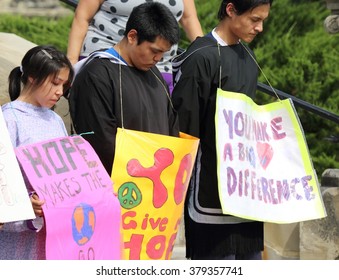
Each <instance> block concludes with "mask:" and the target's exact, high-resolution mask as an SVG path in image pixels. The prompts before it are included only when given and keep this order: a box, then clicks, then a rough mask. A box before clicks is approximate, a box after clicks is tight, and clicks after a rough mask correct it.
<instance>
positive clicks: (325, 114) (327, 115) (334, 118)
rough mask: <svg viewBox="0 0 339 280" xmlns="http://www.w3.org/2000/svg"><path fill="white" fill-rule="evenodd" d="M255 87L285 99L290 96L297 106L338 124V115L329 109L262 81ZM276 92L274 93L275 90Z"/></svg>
mask: <svg viewBox="0 0 339 280" xmlns="http://www.w3.org/2000/svg"><path fill="white" fill-rule="evenodd" d="M257 89H258V90H259V91H261V92H264V93H267V94H269V95H271V96H274V97H276V94H277V95H278V96H279V98H280V99H286V98H291V100H292V101H293V104H294V105H295V106H297V107H301V108H303V109H305V110H307V111H309V112H312V113H314V114H316V115H319V116H320V117H322V118H324V119H327V120H330V121H333V122H335V123H337V124H339V115H336V114H333V113H331V112H329V111H326V110H324V109H322V108H320V107H318V106H315V105H313V104H311V103H308V102H306V101H303V100H301V99H299V98H297V97H295V96H293V95H290V94H288V93H286V92H283V91H281V90H278V89H274V90H273V89H272V88H271V87H270V86H268V85H265V84H263V83H258V86H257ZM274 91H275V92H276V94H275V92H274Z"/></svg>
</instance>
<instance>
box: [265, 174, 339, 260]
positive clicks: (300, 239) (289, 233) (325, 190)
mask: <svg viewBox="0 0 339 280" xmlns="http://www.w3.org/2000/svg"><path fill="white" fill-rule="evenodd" d="M321 181H322V186H321V188H320V191H321V194H322V197H323V201H324V207H325V209H326V213H327V217H325V218H322V219H316V220H310V221H305V222H300V223H293V224H281V225H280V224H279V225H278V224H270V223H266V224H265V258H266V259H300V260H339V169H328V170H325V171H324V173H323V174H322V180H321Z"/></svg>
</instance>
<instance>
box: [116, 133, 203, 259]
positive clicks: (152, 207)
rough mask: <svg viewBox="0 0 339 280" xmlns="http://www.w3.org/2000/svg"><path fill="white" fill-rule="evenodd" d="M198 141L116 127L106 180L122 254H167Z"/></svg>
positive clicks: (135, 256)
mask: <svg viewBox="0 0 339 280" xmlns="http://www.w3.org/2000/svg"><path fill="white" fill-rule="evenodd" d="M198 144H199V140H198V139H196V138H193V137H191V136H189V135H185V134H182V135H181V137H180V138H179V137H170V136H165V135H159V134H152V133H146V132H139V131H132V130H127V129H123V130H122V129H120V128H119V129H118V133H117V138H116V151H115V157H114V164H113V171H112V180H113V182H114V189H115V191H116V192H117V193H118V198H119V201H120V205H121V207H122V227H123V236H124V247H125V254H124V255H125V257H126V258H127V259H131V260H139V259H141V260H165V259H166V260H167V259H170V257H171V255H172V250H173V245H174V242H175V238H176V234H177V231H178V229H179V224H180V220H181V218H182V214H183V206H184V201H185V196H186V191H187V186H188V183H189V180H190V177H191V173H192V168H193V164H194V161H195V157H196V153H197V149H198ZM131 147H133V148H131Z"/></svg>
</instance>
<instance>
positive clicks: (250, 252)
mask: <svg viewBox="0 0 339 280" xmlns="http://www.w3.org/2000/svg"><path fill="white" fill-rule="evenodd" d="M272 1H273V0H223V1H221V6H220V10H219V13H218V18H219V23H218V25H217V26H216V28H215V29H213V30H212V32H211V33H209V34H207V35H206V36H205V37H202V38H197V39H196V41H195V42H193V43H192V45H191V46H190V47H189V48H188V50H187V51H186V52H185V53H184V54H183V55H181V56H180V57H178V58H177V59H175V61H174V63H173V66H174V67H176V70H177V75H176V77H175V81H176V84H175V87H174V91H173V95H172V101H173V105H174V107H175V108H176V109H177V111H178V113H179V122H180V130H181V131H183V132H186V133H188V134H191V135H193V136H196V137H198V138H200V147H199V151H198V155H197V160H196V164H195V168H194V171H193V174H192V178H191V182H190V187H189V191H188V197H187V201H186V207H185V229H186V249H187V250H186V257H187V258H190V259H261V251H262V250H263V223H262V222H256V221H249V220H244V219H241V218H238V217H235V216H230V215H223V214H222V211H221V206H220V200H219V195H218V179H217V157H216V144H215V123H214V115H215V110H216V92H217V88H218V87H220V88H221V89H223V90H227V91H232V92H239V93H243V94H246V95H248V96H250V97H251V98H253V97H254V94H255V91H256V86H257V77H258V67H257V65H256V63H255V61H254V54H253V53H252V51H251V50H250V49H249V48H248V47H247V46H244V45H243V44H242V43H241V41H244V42H245V43H250V42H251V41H252V40H253V39H254V38H255V36H256V35H257V34H258V33H260V32H262V30H263V22H264V20H265V19H266V18H267V17H268V15H269V11H270V8H271V4H272Z"/></svg>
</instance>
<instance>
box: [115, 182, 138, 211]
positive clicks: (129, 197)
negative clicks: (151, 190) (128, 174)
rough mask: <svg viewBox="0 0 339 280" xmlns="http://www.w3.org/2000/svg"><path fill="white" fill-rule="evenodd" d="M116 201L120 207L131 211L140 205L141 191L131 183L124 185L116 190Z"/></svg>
mask: <svg viewBox="0 0 339 280" xmlns="http://www.w3.org/2000/svg"><path fill="white" fill-rule="evenodd" d="M118 199H119V201H120V205H121V207H123V208H125V209H132V208H134V207H137V206H138V205H139V204H140V203H141V199H142V195H141V191H140V190H139V188H138V187H137V185H136V184H134V183H132V182H128V183H124V184H123V185H121V187H120V188H119V190H118Z"/></svg>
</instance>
